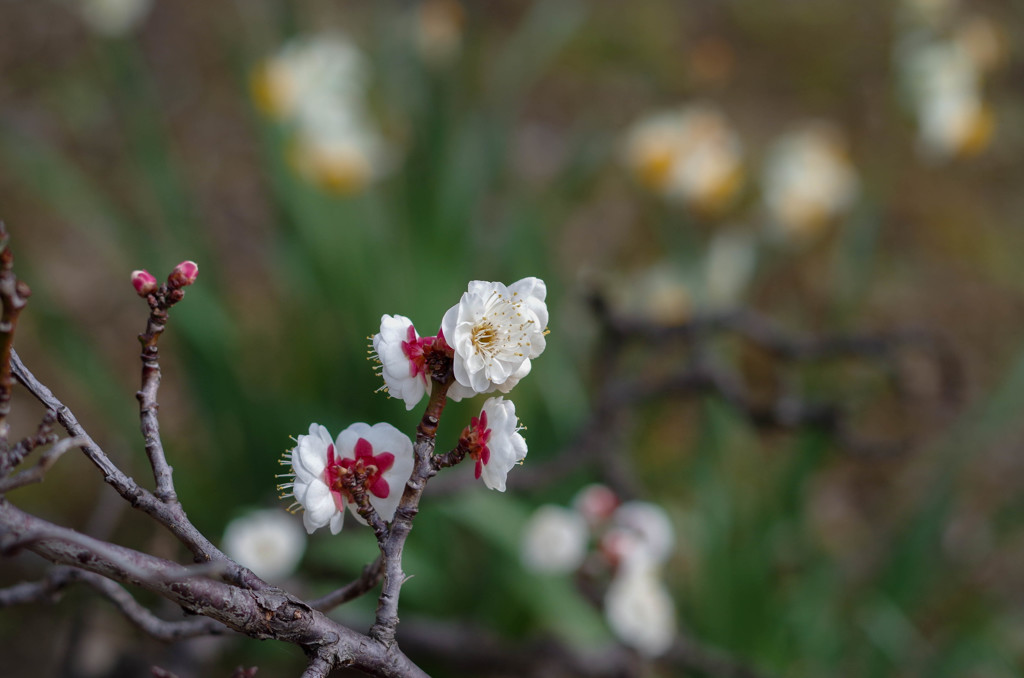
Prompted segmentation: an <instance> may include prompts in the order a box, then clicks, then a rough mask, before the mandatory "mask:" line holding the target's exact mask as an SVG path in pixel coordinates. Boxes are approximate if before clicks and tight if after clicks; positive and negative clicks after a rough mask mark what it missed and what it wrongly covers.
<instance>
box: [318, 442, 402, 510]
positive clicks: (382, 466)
mask: <svg viewBox="0 0 1024 678" xmlns="http://www.w3.org/2000/svg"><path fill="white" fill-rule="evenodd" d="M355 454H356V456H355V459H349V458H347V457H337V456H335V454H334V445H328V446H327V468H325V469H324V482H326V483H327V487H329V488H330V489H331V496H332V497H333V498H334V505H335V506H336V507H337V508H338V510H339V511H341V510H343V509H344V501H343V499H345V500H348V501H349V502H353V501H355V500H354V499H353V498H352V492H351V491H350V490H349V489H348V488H347V487H345V478H346V477H347V476H348V475H349V474H351V473H355V474H357V475H359V476H362V477H363V478H364V480H363V487H365V488H366V490H367V491H368V492H370V494H372V495H373V496H375V497H378V498H380V499H383V498H384V497H387V496H388V495H389V494H391V487H390V486H389V485H388V481H387V480H385V478H384V472H385V471H388V470H390V469H391V467H392V466H393V465H394V463H395V455H393V454H391V453H390V452H380V453H378V454H374V453H373V445H371V444H370V441H368V440H366V439H365V438H360V439H359V440H358V441H357V442H356V448H355Z"/></svg>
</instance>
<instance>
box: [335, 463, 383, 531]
mask: <svg viewBox="0 0 1024 678" xmlns="http://www.w3.org/2000/svg"><path fill="white" fill-rule="evenodd" d="M342 483H343V484H344V486H345V489H346V490H348V491H349V493H350V494H351V495H352V501H353V502H355V505H356V511H358V512H359V515H360V516H362V517H363V520H365V521H366V522H367V524H369V526H370V527H371V528H373V534H374V535H376V537H377V544H378V545H381V544H383V543H384V542H385V541H386V540H387V538H388V526H387V524H386V523H385V522H384V521H383V520H382V519H381V517H380V515H379V514H378V513H377V510H376V509H374V508H373V505H372V504H370V497H369V496H368V495H367V494H366V473H365V472H358V471H354V470H353V471H351V472H349V473H346V474H345V475H344V476H343V480H342Z"/></svg>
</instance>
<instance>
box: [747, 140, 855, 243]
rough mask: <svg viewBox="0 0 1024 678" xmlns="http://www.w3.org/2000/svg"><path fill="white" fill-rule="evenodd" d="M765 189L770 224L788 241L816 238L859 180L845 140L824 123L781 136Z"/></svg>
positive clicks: (769, 160) (850, 199) (852, 194)
mask: <svg viewBox="0 0 1024 678" xmlns="http://www.w3.org/2000/svg"><path fill="white" fill-rule="evenodd" d="M762 184H763V188H764V203H765V206H766V207H767V209H768V213H769V215H770V216H771V219H772V224H773V226H775V228H776V229H777V232H778V233H779V234H780V235H782V236H784V237H788V238H806V237H809V236H811V235H813V234H815V233H817V232H818V231H820V230H821V228H822V227H824V226H825V225H827V224H828V223H829V221H830V220H832V219H834V218H835V217H836V216H838V215H839V214H841V213H842V212H844V211H846V210H847V209H848V208H849V207H850V205H851V204H852V202H853V199H854V198H855V197H856V195H857V175H856V173H855V172H854V170H853V166H852V165H851V164H850V161H849V160H848V159H847V156H846V149H845V144H844V142H843V139H842V136H841V135H840V133H839V131H838V130H837V129H835V128H834V127H832V126H830V125H826V124H824V123H808V124H805V125H803V126H801V127H799V128H797V129H795V130H793V131H791V132H789V133H788V134H785V135H784V136H782V137H781V138H780V139H779V140H778V141H777V142H776V143H775V144H774V145H773V146H772V148H771V150H770V151H769V153H768V157H767V160H766V162H765V166H764V171H763V175H762Z"/></svg>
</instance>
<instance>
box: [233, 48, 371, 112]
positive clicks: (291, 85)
mask: <svg viewBox="0 0 1024 678" xmlns="http://www.w3.org/2000/svg"><path fill="white" fill-rule="evenodd" d="M254 78H255V80H254V83H253V84H254V87H255V90H256V96H257V101H258V103H259V104H260V105H261V106H263V107H264V108H265V109H266V110H267V111H268V112H269V113H272V114H273V115H275V116H277V117H279V118H281V119H304V118H307V117H313V118H316V117H319V116H321V115H324V112H323V111H324V110H325V109H328V108H334V107H335V106H336V105H338V104H341V105H347V104H350V103H357V104H358V103H359V102H361V100H362V99H363V97H364V96H365V89H366V86H367V82H368V79H369V75H368V67H367V64H366V60H365V58H364V57H363V55H362V53H361V52H360V51H359V49H358V48H357V47H356V46H355V45H354V44H353V43H352V42H351V41H350V40H349V39H348V38H346V37H345V36H343V35H341V34H338V33H326V34H322V35H316V36H303V37H299V38H296V39H294V40H292V41H290V42H288V43H286V44H285V45H284V46H283V47H282V48H281V49H280V50H279V51H278V52H277V53H276V54H275V55H274V56H272V57H270V58H269V59H267V60H266V61H265V62H264V63H263V64H262V66H261V67H260V68H259V69H258V70H257V71H256V74H255V75H254ZM345 107H347V106H345Z"/></svg>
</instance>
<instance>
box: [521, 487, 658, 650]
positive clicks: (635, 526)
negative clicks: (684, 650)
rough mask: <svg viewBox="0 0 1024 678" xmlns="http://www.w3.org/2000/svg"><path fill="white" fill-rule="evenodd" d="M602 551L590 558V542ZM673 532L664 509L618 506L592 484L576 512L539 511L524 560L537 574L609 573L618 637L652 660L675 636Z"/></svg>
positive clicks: (607, 608) (609, 606) (608, 608)
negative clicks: (670, 571) (670, 567)
mask: <svg viewBox="0 0 1024 678" xmlns="http://www.w3.org/2000/svg"><path fill="white" fill-rule="evenodd" d="M591 543H593V544H595V545H596V548H595V549H594V550H593V551H592V552H589V553H588V544H591ZM674 546H675V532H674V530H673V528H672V523H671V521H669V519H668V516H667V515H666V514H665V511H664V510H662V509H661V508H660V507H658V506H656V505H655V504H651V503H649V502H642V501H630V502H625V503H621V504H620V503H619V499H618V497H617V496H616V495H615V493H614V492H612V490H610V489H609V488H607V487H605V486H603V485H591V486H588V487H586V488H584V489H583V490H581V491H580V492H579V493H578V494H577V495H576V498H575V499H574V500H573V506H572V508H564V507H561V506H556V505H545V506H541V507H540V508H539V509H537V511H536V512H535V513H534V514H533V516H532V517H531V519H530V521H529V522H528V523H527V525H526V529H525V530H524V532H523V536H522V544H521V551H520V554H521V560H522V562H523V565H524V566H525V567H526V568H527V569H529V570H531V571H534V572H538V573H560V572H561V573H565V572H572V571H576V570H579V571H580V572H581V573H582V574H583V575H584V576H593V575H594V573H595V571H596V572H607V573H608V574H609V575H610V576H609V579H608V581H607V585H606V589H605V594H604V600H603V604H604V605H603V606H604V614H605V618H606V620H607V621H608V626H609V627H610V628H611V630H612V632H613V633H615V635H616V636H617V637H618V638H619V640H621V641H622V642H623V643H625V644H626V645H629V646H630V647H633V648H635V649H636V650H637V651H638V652H641V653H642V654H644V655H647V656H652V657H653V656H657V655H660V654H663V653H664V652H665V651H667V650H668V648H669V647H670V646H671V645H672V642H673V640H674V639H675V634H676V611H675V603H674V602H673V600H672V596H671V594H670V593H669V591H668V589H667V588H666V587H665V584H664V582H663V581H662V578H661V568H662V566H663V565H664V563H665V562H666V561H667V560H668V558H669V557H670V556H671V555H672V552H673V549H674Z"/></svg>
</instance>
